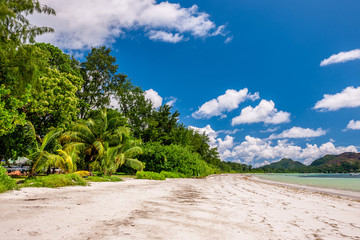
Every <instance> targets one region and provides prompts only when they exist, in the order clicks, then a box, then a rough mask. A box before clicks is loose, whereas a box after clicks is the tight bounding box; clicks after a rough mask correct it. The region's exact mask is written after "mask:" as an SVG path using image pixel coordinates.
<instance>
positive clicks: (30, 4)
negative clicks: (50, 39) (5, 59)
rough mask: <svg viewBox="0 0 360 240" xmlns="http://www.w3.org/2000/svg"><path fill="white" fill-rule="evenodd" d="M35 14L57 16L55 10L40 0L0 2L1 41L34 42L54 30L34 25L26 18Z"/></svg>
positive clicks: (5, 0)
mask: <svg viewBox="0 0 360 240" xmlns="http://www.w3.org/2000/svg"><path fill="white" fill-rule="evenodd" d="M34 12H38V13H45V14H52V15H55V10H54V9H52V8H50V7H48V6H46V5H44V4H40V1H38V0H16V1H14V0H2V1H1V2H0V41H4V40H9V39H10V40H12V41H19V42H20V41H22V42H27V41H29V42H34V41H35V37H36V36H37V35H41V34H43V33H46V32H53V31H54V30H53V29H52V28H47V27H37V26H34V25H32V24H31V23H30V22H29V20H28V19H27V18H26V17H25V16H27V15H29V14H33V13H34Z"/></svg>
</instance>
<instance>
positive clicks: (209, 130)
mask: <svg viewBox="0 0 360 240" xmlns="http://www.w3.org/2000/svg"><path fill="white" fill-rule="evenodd" d="M189 128H190V129H192V130H194V131H196V132H198V133H200V134H203V133H205V134H206V135H208V137H209V145H210V147H218V144H217V140H216V137H217V133H216V131H215V130H213V129H212V128H211V126H210V125H206V127H203V128H198V127H193V126H189Z"/></svg>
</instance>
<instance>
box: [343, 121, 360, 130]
mask: <svg viewBox="0 0 360 240" xmlns="http://www.w3.org/2000/svg"><path fill="white" fill-rule="evenodd" d="M346 129H351V130H360V121H354V120H351V121H350V122H349V123H348V125H347V127H346Z"/></svg>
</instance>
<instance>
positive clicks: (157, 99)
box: [144, 89, 163, 108]
mask: <svg viewBox="0 0 360 240" xmlns="http://www.w3.org/2000/svg"><path fill="white" fill-rule="evenodd" d="M144 95H145V98H146V99H147V100H150V101H151V102H152V104H153V106H154V108H159V107H161V105H162V102H163V98H162V97H161V96H160V95H159V93H158V92H156V91H155V90H153V89H149V90H146V91H145V92H144Z"/></svg>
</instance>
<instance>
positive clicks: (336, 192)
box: [250, 175, 360, 201]
mask: <svg viewBox="0 0 360 240" xmlns="http://www.w3.org/2000/svg"><path fill="white" fill-rule="evenodd" d="M250 178H251V180H253V181H256V182H261V183H265V184H272V185H277V186H283V187H291V188H295V189H301V190H308V191H311V192H313V193H321V194H329V195H332V196H335V197H343V198H348V199H352V200H356V201H360V192H357V191H350V190H343V189H337V188H327V187H315V186H310V185H302V184H295V183H286V182H280V181H273V180H268V179H263V178H261V177H258V176H256V175H250Z"/></svg>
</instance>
